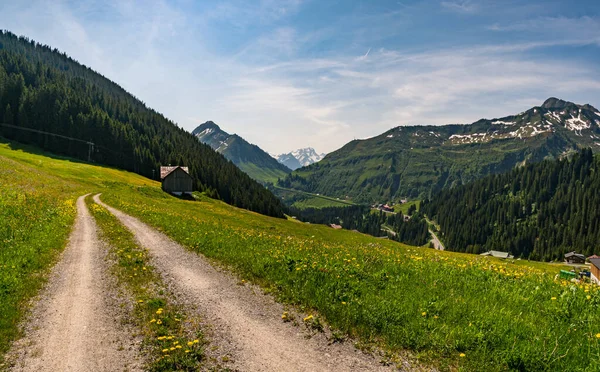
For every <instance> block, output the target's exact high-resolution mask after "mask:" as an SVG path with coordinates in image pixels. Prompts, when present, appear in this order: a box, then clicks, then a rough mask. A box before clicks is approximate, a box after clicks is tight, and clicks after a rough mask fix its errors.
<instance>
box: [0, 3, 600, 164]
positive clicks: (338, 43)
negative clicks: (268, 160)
mask: <svg viewBox="0 0 600 372" xmlns="http://www.w3.org/2000/svg"><path fill="white" fill-rule="evenodd" d="M0 28H2V29H6V30H9V31H11V32H13V33H15V34H18V35H23V36H26V37H29V38H30V39H33V40H35V41H37V42H40V43H42V44H47V45H50V46H51V47H53V48H58V49H59V50H61V51H63V52H65V53H67V54H68V55H70V56H71V57H72V58H74V59H75V60H77V61H79V62H80V63H83V64H85V65H86V66H89V67H91V68H92V69H94V70H96V71H98V72H99V73H101V74H102V75H104V76H106V77H107V78H109V79H111V80H113V81H115V82H116V83H118V84H119V85H121V86H122V87H123V88H125V89H126V90H128V91H129V92H130V93H132V94H133V95H134V96H136V97H138V98H139V99H141V100H142V101H144V102H145V103H146V104H147V105H148V106H149V107H151V108H153V109H155V110H157V111H159V112H161V113H163V114H164V115H165V116H166V117H168V118H170V119H172V120H174V121H175V122H176V123H178V125H179V126H181V127H183V128H185V129H187V130H189V131H192V130H193V129H194V128H195V127H196V126H198V125H200V124H201V123H203V122H205V121H208V120H212V121H214V122H216V123H217V124H219V125H220V126H221V128H222V129H223V130H225V131H227V132H229V133H237V134H239V135H240V136H242V137H244V138H245V139H246V140H248V141H249V142H251V143H254V144H257V145H258V146H260V147H261V148H263V149H264V150H265V151H268V152H270V153H272V154H279V153H287V152H290V151H292V150H295V149H297V148H303V147H308V146H311V147H314V148H315V149H316V150H317V151H318V152H331V151H334V150H336V149H338V148H340V147H341V146H343V145H344V144H345V143H347V142H348V141H351V140H353V139H358V138H368V137H373V136H376V135H378V134H381V133H383V132H385V131H387V130H388V129H391V128H393V127H396V126H399V125H420V124H435V125H438V124H439V125H441V124H451V123H471V122H474V121H476V120H478V119H480V118H490V119H491V118H497V117H502V116H507V115H510V114H516V113H519V112H522V111H524V110H526V109H528V108H531V107H533V106H536V105H541V104H542V102H543V101H544V100H545V99H547V98H549V97H558V98H562V99H565V100H569V101H572V102H576V103H579V104H584V103H590V104H592V105H593V106H595V107H597V108H600V6H599V5H598V3H597V0H590V1H584V0H570V1H555V0H522V1H518V0H480V1H475V0H446V1H440V0H425V1H408V0H403V1H387V0H365V1H362V0H340V1H336V0H248V1H241V0H202V1H194V0H170V1H167V0H143V1H142V0H140V1H137V0H118V1H110V0H109V1H95V0H78V1H69V0H53V1H47V0H0Z"/></svg>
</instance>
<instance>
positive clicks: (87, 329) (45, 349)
mask: <svg viewBox="0 0 600 372" xmlns="http://www.w3.org/2000/svg"><path fill="white" fill-rule="evenodd" d="M84 198H85V196H82V197H80V198H79V199H77V218H76V221H75V225H74V228H73V231H72V233H71V236H70V238H69V244H68V245H67V247H66V248H65V251H64V252H63V255H62V257H61V260H60V261H59V263H58V264H57V265H56V266H55V267H54V268H53V270H52V273H51V275H50V279H49V282H48V285H47V286H46V288H45V289H44V290H43V291H42V294H41V295H40V298H39V300H38V301H37V304H36V305H35V306H34V308H33V310H32V313H31V316H30V318H29V321H28V325H27V329H26V330H25V337H24V338H22V339H21V340H19V341H17V342H16V343H15V345H14V346H13V350H12V351H11V353H10V354H9V360H11V361H12V364H13V366H12V370H14V371H35V372H40V371H82V372H83V371H123V370H129V371H131V370H139V369H140V368H139V365H140V363H139V360H138V358H137V355H136V350H137V346H136V345H135V342H134V341H133V340H132V338H131V331H130V330H128V329H127V328H126V327H123V325H122V324H120V319H119V314H118V311H115V308H118V306H116V304H115V303H114V302H115V301H116V300H114V298H115V297H116V296H115V290H114V289H113V288H111V287H110V286H109V283H110V279H109V275H108V273H107V272H106V267H105V266H106V262H105V255H106V250H105V249H104V246H103V245H102V244H101V243H100V242H99V240H98V238H97V231H96V230H97V229H96V224H95V222H94V219H93V218H92V216H91V215H90V213H89V211H88V210H87V207H86V205H85V201H84Z"/></svg>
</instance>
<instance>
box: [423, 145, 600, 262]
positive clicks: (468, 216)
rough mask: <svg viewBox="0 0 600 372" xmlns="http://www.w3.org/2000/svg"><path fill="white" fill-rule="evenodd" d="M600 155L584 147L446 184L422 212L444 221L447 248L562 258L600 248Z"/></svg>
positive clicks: (535, 258)
mask: <svg viewBox="0 0 600 372" xmlns="http://www.w3.org/2000/svg"><path fill="white" fill-rule="evenodd" d="M598 170H600V159H599V158H598V157H594V155H593V154H592V150H590V149H585V150H582V151H581V152H580V153H577V154H575V155H574V156H573V157H572V158H571V159H570V160H569V159H564V160H560V161H544V162H541V163H538V164H533V165H528V166H525V167H521V168H518V169H515V170H513V171H511V172H509V173H505V174H500V175H493V176H488V177H485V178H483V179H480V180H478V181H475V182H473V183H470V184H468V185H464V186H460V187H456V188H454V189H449V190H444V191H442V192H441V193H440V194H438V195H437V196H436V197H435V198H433V200H431V201H424V202H423V203H422V205H421V211H423V212H424V213H426V214H427V215H428V216H429V217H430V218H432V219H434V220H436V221H437V222H438V223H439V224H440V226H441V232H442V239H443V241H444V243H445V244H446V248H447V249H449V250H453V251H460V252H469V253H481V252H484V251H488V250H500V251H509V252H510V253H512V254H514V255H515V256H516V257H524V258H530V259H534V260H544V261H549V260H562V259H563V255H564V253H567V252H569V251H573V250H575V251H577V252H580V253H583V254H585V255H588V256H589V255H592V254H597V253H600V251H599V249H598V246H599V242H600V193H599V192H598V191H599V190H600V172H599V171H598Z"/></svg>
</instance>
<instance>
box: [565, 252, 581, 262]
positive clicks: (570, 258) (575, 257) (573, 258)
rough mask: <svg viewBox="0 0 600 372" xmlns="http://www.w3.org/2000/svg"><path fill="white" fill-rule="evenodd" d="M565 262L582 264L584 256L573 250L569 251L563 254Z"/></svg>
mask: <svg viewBox="0 0 600 372" xmlns="http://www.w3.org/2000/svg"><path fill="white" fill-rule="evenodd" d="M565 262H566V263H570V264H584V263H585V256H584V255H582V254H580V253H576V252H574V251H573V252H569V253H566V254H565Z"/></svg>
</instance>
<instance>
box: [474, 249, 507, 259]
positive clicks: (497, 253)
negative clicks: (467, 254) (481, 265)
mask: <svg viewBox="0 0 600 372" xmlns="http://www.w3.org/2000/svg"><path fill="white" fill-rule="evenodd" d="M480 256H491V257H496V258H504V259H506V258H515V256H513V255H511V254H510V253H508V252H502V251H489V252H484V253H482V254H480Z"/></svg>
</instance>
